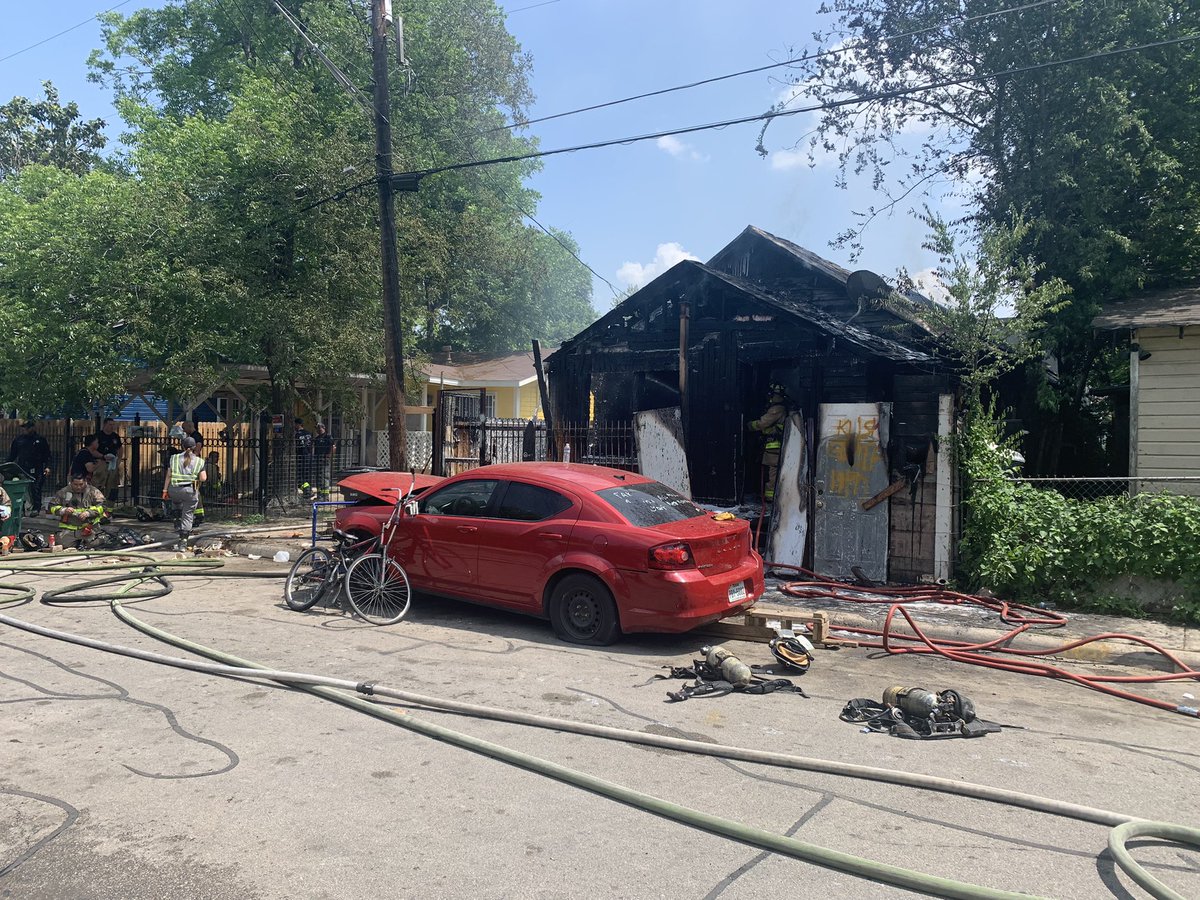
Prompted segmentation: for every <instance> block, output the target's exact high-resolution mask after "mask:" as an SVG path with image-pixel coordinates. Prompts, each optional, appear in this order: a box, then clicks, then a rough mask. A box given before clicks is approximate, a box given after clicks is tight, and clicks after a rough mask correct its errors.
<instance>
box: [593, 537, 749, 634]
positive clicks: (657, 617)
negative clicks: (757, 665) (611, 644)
mask: <svg viewBox="0 0 1200 900" xmlns="http://www.w3.org/2000/svg"><path fill="white" fill-rule="evenodd" d="M621 577H622V581H623V582H624V584H623V585H622V586H623V587H624V588H625V590H624V591H622V592H621V593H622V594H624V596H620V597H618V603H617V605H618V607H619V608H620V614H621V630H622V631H626V632H629V631H658V632H670V633H681V632H684V631H691V630H692V629H693V628H698V627H700V626H701V625H708V624H709V623H711V622H715V621H717V620H718V619H723V618H725V617H727V616H732V615H736V614H737V613H739V612H742V611H744V610H745V609H746V608H747V607H749V606H752V605H753V604H754V602H755V601H756V600H758V598H759V597H761V596H762V594H763V564H762V558H761V557H759V556H758V554H757V553H754V554H752V555H751V557H750V559H748V560H747V561H746V562H744V563H743V564H742V565H739V566H737V567H736V568H733V569H730V570H729V571H728V572H722V573H721V574H719V575H712V576H709V575H705V574H704V572H702V571H701V570H699V569H685V570H681V571H678V572H659V571H647V572H630V571H623V572H621ZM739 583H741V584H742V585H744V587H745V589H746V596H745V599H743V600H738V601H735V602H733V603H731V602H730V600H729V589H730V588H731V587H732V586H734V585H736V584H739Z"/></svg>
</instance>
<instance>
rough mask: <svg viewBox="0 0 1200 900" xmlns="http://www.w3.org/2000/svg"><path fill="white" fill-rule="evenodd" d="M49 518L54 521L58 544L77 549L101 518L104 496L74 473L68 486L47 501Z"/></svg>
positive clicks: (82, 477) (83, 478)
mask: <svg viewBox="0 0 1200 900" xmlns="http://www.w3.org/2000/svg"><path fill="white" fill-rule="evenodd" d="M50 515H52V516H54V517H55V518H56V519H58V535H57V540H58V543H59V545H60V546H62V547H66V546H70V545H74V546H79V544H80V543H82V542H83V540H84V538H87V537H89V536H90V535H91V533H92V524H93V523H95V522H99V521H100V519H101V518H103V516H104V494H102V493H100V491H99V490H98V489H97V488H94V487H92V485H90V484H88V482H87V479H86V478H85V477H84V476H83V475H80V474H79V473H78V472H76V473H75V474H73V475H72V476H71V483H70V484H68V485H67V486H66V487H65V488H63V489H62V490H61V491H59V492H58V493H57V494H55V495H54V497H53V498H52V499H51V500H50ZM68 542H70V543H68Z"/></svg>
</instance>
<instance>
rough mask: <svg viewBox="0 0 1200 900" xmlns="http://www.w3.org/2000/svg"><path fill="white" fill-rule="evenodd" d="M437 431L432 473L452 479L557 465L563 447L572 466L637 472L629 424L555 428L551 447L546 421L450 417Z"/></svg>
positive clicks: (587, 424)
mask: <svg viewBox="0 0 1200 900" xmlns="http://www.w3.org/2000/svg"><path fill="white" fill-rule="evenodd" d="M439 431H443V432H444V433H443V434H442V435H441V437H442V440H441V441H440V442H436V441H435V448H434V449H435V454H434V468H435V473H436V474H443V475H456V474H458V473H459V472H465V471H467V470H468V469H474V468H477V467H478V466H483V465H491V464H494V463H508V462H534V461H538V462H545V461H547V460H555V461H558V460H562V459H564V458H567V457H568V450H567V448H568V447H569V448H570V451H569V458H570V460H571V461H572V462H579V463H589V464H592V465H599V466H611V467H613V468H617V469H628V470H631V471H637V468H638V456H637V447H636V444H635V442H634V431H633V423H632V422H600V423H596V422H589V423H583V424H576V423H567V424H563V425H557V424H556V427H555V429H554V434H553V438H554V440H553V447H552V446H551V441H550V437H551V436H550V434H549V433H548V431H547V428H546V423H545V422H544V421H542V420H539V419H491V418H490V419H483V420H480V419H461V418H455V419H453V420H452V421H451V422H450V424H449V425H448V427H445V428H441V427H439ZM439 443H440V447H439ZM438 449H440V450H441V454H440V456H439V454H437V453H436V451H437V450H438ZM439 466H440V472H439V471H437V470H438V468H439Z"/></svg>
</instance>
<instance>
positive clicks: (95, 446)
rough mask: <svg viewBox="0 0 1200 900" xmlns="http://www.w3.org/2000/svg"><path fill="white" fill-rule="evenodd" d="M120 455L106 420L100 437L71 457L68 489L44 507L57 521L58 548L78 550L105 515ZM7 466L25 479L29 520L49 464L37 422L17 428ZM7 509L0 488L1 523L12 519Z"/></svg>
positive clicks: (4, 544)
mask: <svg viewBox="0 0 1200 900" xmlns="http://www.w3.org/2000/svg"><path fill="white" fill-rule="evenodd" d="M121 450H122V447H121V436H120V435H119V434H117V430H116V423H115V422H114V421H113V420H112V419H105V420H104V423H103V424H102V426H101V428H100V431H98V432H97V433H96V434H93V435H90V436H89V437H88V438H87V440H86V441H85V442H84V445H83V447H82V449H80V451H79V452H78V453H77V454H75V456H74V458H73V459H72V460H71V465H70V468H69V470H68V473H67V484H66V485H65V486H64V487H63V488H62V489H60V490H59V491H58V492H57V493H55V494H54V496H53V497H51V498H50V501H49V503H48V504H47V511H48V512H49V514H50V515H51V516H52V517H53V518H55V519H57V520H58V522H57V526H56V529H55V530H56V539H57V541H58V542H59V543H61V544H63V545H64V546H68V545H71V544H78V543H79V542H80V540H81V539H83V538H84V537H86V536H87V535H88V534H89V533H90V531H91V528H92V526H93V525H94V524H96V523H98V522H100V521H101V520H102V519H104V518H105V517H106V516H107V515H108V510H107V509H106V508H105V494H106V493H107V492H115V490H116V488H117V486H118V484H119V482H120V461H121ZM8 461H9V462H13V463H16V464H17V465H18V466H19V467H20V468H21V469H22V470H23V471H24V472H25V473H26V474H27V475H28V476H29V478H30V482H29V484H28V486H27V489H26V491H27V493H26V496H27V498H28V499H27V503H26V508H27V509H28V510H29V514H30V515H37V514H38V513H40V512H41V510H42V494H43V491H44V490H45V485H46V479H47V478H48V477H49V475H50V465H51V461H52V455H51V453H50V445H49V444H48V443H47V442H46V439H45V438H44V437H42V435H40V434H38V431H37V422H35V421H33V420H29V421H26V422H22V423H21V434H19V435H17V437H16V439H15V440H13V442H12V447H11V448H10V449H9V454H8ZM12 506H13V504H12V501H11V499H10V497H9V495H8V493H7V491H5V490H4V489H3V488H2V487H0V520H7V519H9V518H10V517H11V516H12V513H13V508H12ZM11 548H12V541H11V540H6V541H0V552H4V553H7V552H8V551H9V550H10V549H11Z"/></svg>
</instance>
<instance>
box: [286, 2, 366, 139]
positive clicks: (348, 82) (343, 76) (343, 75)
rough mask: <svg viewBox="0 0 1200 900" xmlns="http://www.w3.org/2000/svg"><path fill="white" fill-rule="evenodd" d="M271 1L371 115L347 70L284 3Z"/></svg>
mask: <svg viewBox="0 0 1200 900" xmlns="http://www.w3.org/2000/svg"><path fill="white" fill-rule="evenodd" d="M271 2H272V3H273V4H274V6H275V8H276V9H277V10H279V12H280V14H281V15H282V16H283V17H284V18H285V19H287V21H288V23H289V24H290V25H291V26H292V28H294V29H295V30H296V33H297V34H298V35H300V37H301V38H302V39H303V40H304V42H305V43H306V44H308V47H309V49H310V50H312V52H313V53H315V54H316V56H317V59H319V60H320V61H321V65H323V66H324V67H325V68H326V69H327V70H328V71H329V74H331V75H332V76H333V80H334V81H336V82H337V83H338V84H340V85H341V86H342V87H343V88H344V89H345V91H346V93H347V94H349V95H350V97H351V98H352V99H353V100H354V102H355V103H357V104H358V105H359V106H361V107H362V108H363V109H364V110H365V111H366V112H367V114H368V115H370V114H371V105H370V104H369V103H367V101H366V99H365V98H364V97H363V96H362V94H361V93H359V90H358V88H357V87H356V86H355V84H354V82H353V81H351V80H350V78H349V76H347V75H346V73H345V72H343V71H342V70H341V69H339V68H338V67H337V66H335V65H334V64H333V60H331V59H330V58H329V57H328V56H326V55H325V51H323V50H322V49H321V48H320V47H318V46H317V44H316V42H315V41H313V39H312V38H310V37H309V36H308V34H307V33H306V32H305V30H304V27H303V26H302V25H301V24H300V23H299V22H298V21H296V19H294V18H292V14H291V13H289V12H288V11H287V10H286V9H285V8H284V6H283V4H282V3H280V2H279V0H271Z"/></svg>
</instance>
